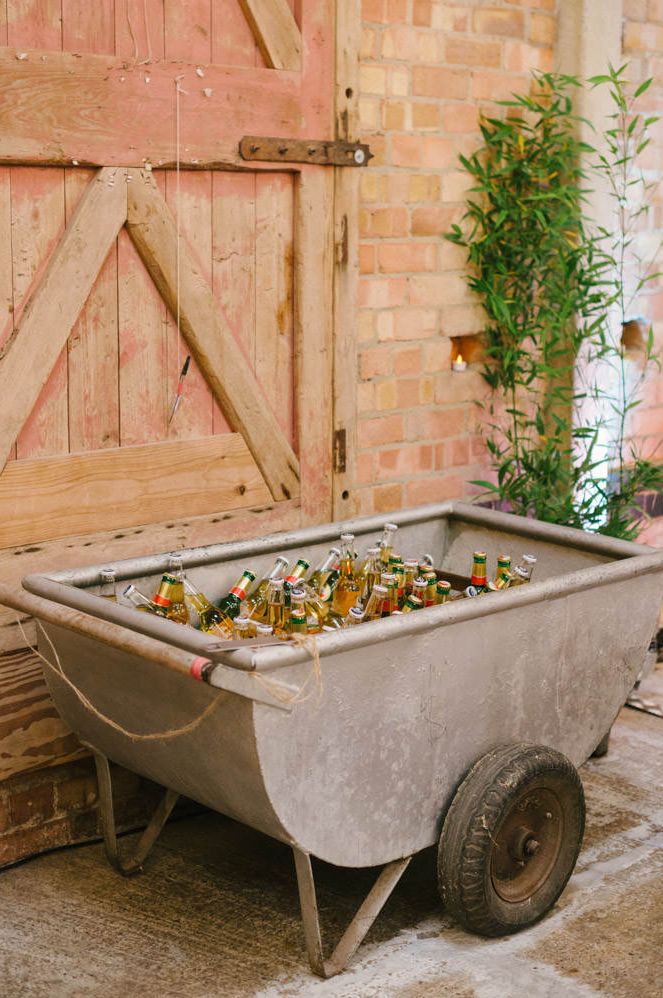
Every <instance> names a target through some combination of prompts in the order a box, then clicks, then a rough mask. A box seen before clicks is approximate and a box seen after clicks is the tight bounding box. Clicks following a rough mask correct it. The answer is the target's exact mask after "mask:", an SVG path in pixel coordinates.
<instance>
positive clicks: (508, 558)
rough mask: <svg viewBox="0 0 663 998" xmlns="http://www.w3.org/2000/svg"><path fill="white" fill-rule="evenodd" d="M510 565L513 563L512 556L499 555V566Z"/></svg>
mask: <svg viewBox="0 0 663 998" xmlns="http://www.w3.org/2000/svg"><path fill="white" fill-rule="evenodd" d="M510 563H511V555H510V554H498V556H497V564H498V565H506V564H510Z"/></svg>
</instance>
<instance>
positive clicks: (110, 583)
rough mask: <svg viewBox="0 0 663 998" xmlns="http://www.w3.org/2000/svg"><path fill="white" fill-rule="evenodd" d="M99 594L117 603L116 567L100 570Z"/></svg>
mask: <svg viewBox="0 0 663 998" xmlns="http://www.w3.org/2000/svg"><path fill="white" fill-rule="evenodd" d="M99 595H100V596H103V598H104V599H109V600H112V601H113V602H114V603H117V590H116V588H115V569H114V568H102V569H101V571H100V572H99Z"/></svg>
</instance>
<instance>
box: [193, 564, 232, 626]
mask: <svg viewBox="0 0 663 998" xmlns="http://www.w3.org/2000/svg"><path fill="white" fill-rule="evenodd" d="M184 598H185V600H186V601H187V603H189V604H190V606H192V607H193V609H194V611H195V612H196V613H197V615H198V626H199V627H200V630H201V631H204V632H205V633H207V632H208V631H214V630H215V629H216V628H217V627H218V625H219V624H220V623H221V620H222V615H221V611H220V610H219V609H218V608H217V607H215V606H214V604H213V603H211V602H210V600H208V599H207V596H205V595H204V593H201V592H200V591H199V590H198V589H197V588H196V587H195V586H194V584H193V582H192V581H191V579H189V578H188V577H187V576H186V575H185V576H184ZM217 633H220V634H224V635H225V631H224V630H223V629H221V630H220V631H217Z"/></svg>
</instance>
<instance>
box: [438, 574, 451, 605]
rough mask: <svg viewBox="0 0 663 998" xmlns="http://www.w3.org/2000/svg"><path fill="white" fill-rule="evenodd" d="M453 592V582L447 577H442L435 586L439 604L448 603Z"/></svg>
mask: <svg viewBox="0 0 663 998" xmlns="http://www.w3.org/2000/svg"><path fill="white" fill-rule="evenodd" d="M450 594H451V583H450V582H447V581H446V580H445V579H440V581H439V582H438V584H437V586H436V587H435V599H436V602H437V605H438V606H441V605H442V604H443V603H446V602H447V601H448V599H449V596H450Z"/></svg>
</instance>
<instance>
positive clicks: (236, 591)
mask: <svg viewBox="0 0 663 998" xmlns="http://www.w3.org/2000/svg"><path fill="white" fill-rule="evenodd" d="M230 595H232V596H237V597H238V598H239V599H240V600H243V599H244V597H245V596H246V587H244V589H242V587H241V586H233V587H232V589H231V590H230Z"/></svg>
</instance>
